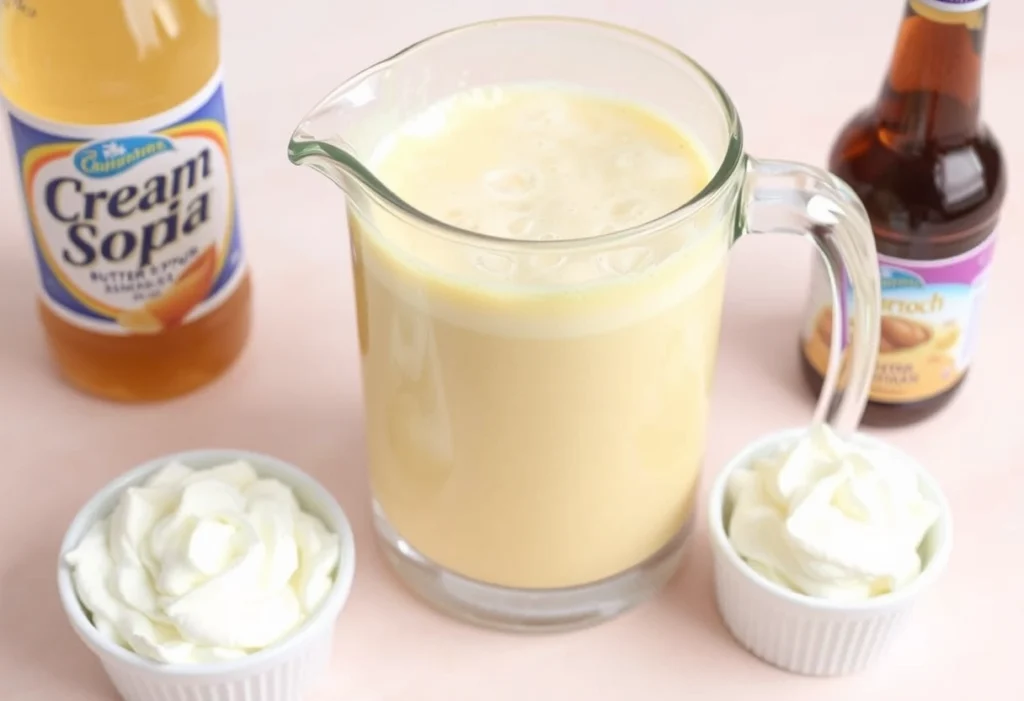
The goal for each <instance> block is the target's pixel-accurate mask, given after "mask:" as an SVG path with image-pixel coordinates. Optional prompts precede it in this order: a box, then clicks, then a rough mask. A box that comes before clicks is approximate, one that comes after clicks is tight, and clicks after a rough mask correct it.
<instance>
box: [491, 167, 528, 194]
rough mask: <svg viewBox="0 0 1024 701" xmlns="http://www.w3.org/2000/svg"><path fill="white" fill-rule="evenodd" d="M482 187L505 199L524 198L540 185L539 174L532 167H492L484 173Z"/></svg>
mask: <svg viewBox="0 0 1024 701" xmlns="http://www.w3.org/2000/svg"><path fill="white" fill-rule="evenodd" d="M483 183H484V189H485V190H486V191H487V192H488V194H491V195H493V196H495V197H498V198H500V199H506V200H522V199H526V198H528V197H530V196H532V195H533V194H535V193H536V192H537V191H538V190H540V186H541V175H540V173H538V172H537V171H536V170H534V169H532V168H494V169H492V170H489V171H487V172H486V173H484V178H483Z"/></svg>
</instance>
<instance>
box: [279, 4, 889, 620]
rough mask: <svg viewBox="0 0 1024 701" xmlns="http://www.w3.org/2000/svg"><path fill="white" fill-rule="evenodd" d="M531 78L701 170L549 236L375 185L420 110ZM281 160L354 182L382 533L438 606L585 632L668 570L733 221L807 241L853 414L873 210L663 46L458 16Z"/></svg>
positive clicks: (863, 360)
mask: <svg viewBox="0 0 1024 701" xmlns="http://www.w3.org/2000/svg"><path fill="white" fill-rule="evenodd" d="M538 83H543V84H545V85H561V86H570V87H572V88H573V89H584V90H588V91H592V92H593V93H594V94H597V93H601V94H604V95H610V96H614V97H615V98H616V99H621V100H625V101H629V102H631V103H635V104H638V105H647V106H650V107H651V108H652V109H653V110H656V111H657V112H658V113H660V114H662V115H664V116H665V118H666V119H668V120H670V121H671V122H673V123H674V124H676V125H678V126H679V127H680V129H682V130H683V131H684V132H685V133H687V134H689V135H691V136H692V137H693V138H694V139H695V140H696V141H698V142H699V143H700V144H701V145H702V147H703V148H704V149H705V150H706V152H707V153H708V154H709V158H710V159H711V160H712V161H713V163H714V164H715V166H716V170H714V175H713V176H712V177H711V178H710V182H708V183H707V185H706V186H705V187H703V189H702V190H701V191H700V192H699V194H697V195H696V196H694V197H692V198H691V199H689V201H680V202H678V207H676V208H675V209H674V210H673V211H671V212H669V213H668V214H665V215H664V216H661V217H658V218H656V219H654V220H653V221H649V222H646V223H643V224H640V225H636V226H630V227H628V228H626V229H624V230H612V231H609V232H606V233H598V234H594V235H589V236H584V237H578V235H577V234H570V232H565V233H566V236H564V237H563V236H555V237H553V240H551V238H552V237H549V240H515V239H512V238H502V237H496V236H493V235H489V234H486V233H481V232H480V231H474V230H473V228H474V226H473V224H472V222H469V223H467V222H465V221H458V220H456V219H455V218H454V217H453V218H452V220H449V221H441V220H440V219H438V218H435V217H433V216H430V215H428V214H426V213H425V212H423V211H421V210H420V209H418V208H417V207H414V206H413V205H411V204H410V203H409V202H408V201H407V200H406V199H403V197H402V195H401V193H398V192H395V191H394V190H393V189H391V188H390V187H389V183H387V182H383V181H382V179H381V177H378V175H379V174H378V173H377V172H376V171H375V163H374V161H373V158H372V156H373V154H374V153H375V152H376V151H377V149H378V148H379V147H380V146H381V144H382V143H383V142H384V141H385V140H386V139H387V138H389V136H390V135H391V134H393V133H394V132H395V131H396V130H397V129H399V127H400V126H401V125H402V124H403V123H405V121H406V120H407V119H408V118H409V117H410V116H411V115H413V114H418V113H421V112H422V111H423V110H425V109H426V108H428V107H430V106H431V105H434V104H436V103H437V101H438V100H440V99H442V98H445V97H447V96H450V95H453V94H456V93H460V92H463V91H466V90H471V89H473V88H482V89H487V88H489V89H493V88H494V87H495V86H499V87H500V86H511V85H523V84H538ZM455 151H458V149H455ZM450 157H451V159H453V160H452V161H451V162H452V163H454V162H455V160H456V159H458V158H459V153H457V152H452V153H451V154H450ZM289 158H290V159H291V160H292V162H294V163H296V164H303V165H308V166H310V167H312V168H314V169H316V170H317V171H319V172H321V173H323V174H324V175H326V176H327V177H328V178H330V179H331V180H332V181H333V182H335V183H336V184H337V185H338V186H339V187H341V188H342V190H344V192H345V194H346V195H347V219H348V225H349V231H350V233H351V237H352V258H353V265H354V280H355V298H356V306H357V320H358V334H359V344H360V351H361V362H362V373H363V393H364V408H365V412H366V440H367V450H368V459H369V473H370V486H371V493H372V497H373V507H374V523H375V530H376V533H377V536H378V541H379V544H380V545H381V547H382V549H383V551H384V553H385V554H386V557H387V559H388V561H389V562H390V564H391V566H392V567H393V569H394V570H395V571H396V573H397V574H398V576H399V577H400V579H402V580H403V581H404V582H405V583H406V584H407V585H408V586H410V587H411V588H412V589H413V590H414V591H415V592H417V593H418V594H419V595H420V596H421V597H422V598H424V599H425V600H427V601H428V602H431V603H432V604H433V605H435V606H436V607H438V608H440V609H442V610H444V611H446V612H448V613H450V614H452V615H455V616H457V617H460V618H463V619H466V620H470V621H473V622H476V623H478V624H482V625H488V626H493V627H499V628H504V629H516V630H551V629H566V628H572V627H579V626H584V625H588V624H593V623H596V622H598V621H601V620H604V619H607V618H609V617H612V616H614V615H616V614H618V613H620V612H622V611H624V610H626V609H627V608H629V607H631V606H633V605H635V604H637V603H639V602H640V601H643V600H644V599H646V598H648V597H650V596H652V595H653V594H654V593H655V592H656V591H657V590H658V589H659V588H660V587H661V585H662V584H663V583H664V582H665V581H666V580H667V579H668V578H669V576H670V575H671V574H672V573H673V571H674V570H675V569H676V567H677V565H678V563H679V560H680V556H681V553H682V551H683V548H684V545H685V544H686V543H687V541H688V540H689V538H690V536H691V533H692V531H693V523H694V512H695V506H696V505H695V502H696V499H697V488H698V482H699V474H700V468H701V462H702V458H703V455H704V452H705V439H706V434H707V420H708V410H709V399H710V393H711V381H712V375H713V369H714V363H715V355H716V352H717V345H718V335H719V325H720V318H721V309H722V300H723V294H724V276H725V260H726V256H727V253H728V249H729V248H730V247H731V246H732V244H733V243H734V242H735V241H737V240H738V239H739V238H741V237H742V236H744V235H746V234H762V233H786V234H800V235H804V236H806V237H807V238H808V239H810V240H811V241H812V242H814V244H815V245H816V246H817V247H818V250H819V251H820V252H821V257H822V259H823V261H824V263H825V265H826V266H827V269H828V271H829V276H830V278H831V280H832V282H833V288H834V289H833V294H834V299H835V302H836V303H835V304H834V305H833V308H834V310H835V312H834V316H835V318H834V319H833V323H834V328H842V329H843V330H844V331H846V333H842V334H833V335H832V338H833V348H832V353H831V355H830V357H831V359H832V360H831V364H830V366H829V368H828V372H827V378H826V381H825V383H824V389H823V391H822V395H821V397H820V399H819V402H818V405H817V408H816V411H815V414H814V417H813V420H814V421H825V420H829V421H831V423H832V424H833V427H834V428H835V429H836V430H838V431H840V432H843V431H852V430H853V429H855V428H856V426H857V424H858V423H859V421H860V417H861V413H862V411H863V409H864V405H865V401H866V396H867V390H868V385H869V381H870V378H871V375H872V372H873V363H874V358H875V352H874V351H875V349H876V348H877V347H878V340H879V339H878V333H879V331H878V328H879V278H878V269H877V266H876V265H875V247H874V242H873V239H872V235H871V230H870V228H869V225H868V220H867V217H866V215H865V213H864V210H863V208H862V206H861V204H860V203H859V201H858V200H857V198H856V197H855V195H854V194H853V193H852V192H851V191H850V190H849V189H848V188H847V187H846V186H845V185H844V184H843V183H842V182H841V181H839V180H837V179H836V178H834V177H832V176H830V175H828V174H827V173H825V172H823V171H820V170H817V169H815V168H812V167H809V166H806V165H799V164H795V163H787V162H781V161H763V160H755V159H753V158H751V157H749V156H747V155H746V154H745V153H744V151H743V136H742V130H741V128H740V121H739V118H738V116H737V114H736V112H735V109H734V108H733V105H732V103H731V102H730V100H729V98H728V96H727V95H726V94H725V92H724V91H723V90H722V88H721V87H719V85H718V84H717V83H716V82H715V80H714V79H713V78H712V77H711V76H710V75H709V74H708V73H707V72H705V71H704V70H703V69H702V68H701V67H700V66H699V65H697V63H695V62H694V61H693V60H692V59H690V58H688V57H687V56H685V55H683V54H682V53H680V52H679V51H677V50H676V49H674V48H672V47H670V46H667V45H665V44H663V43H661V42H659V41H657V40H655V39H652V38H650V37H647V36H643V35H641V34H638V33H636V32H634V31H630V30H627V29H623V28H620V27H616V26H612V25H608V24H602V23H598V22H592V21H585V20H576V19H566V18H517V19H506V20H498V21H489V22H483V23H479V24H473V25H469V26H465V27H461V28H457V29H453V30H451V31H447V32H444V33H442V34H438V35H436V36H434V37H431V38H429V39H427V40H425V41H422V42H419V43H417V44H415V45H414V46H412V47H410V48H407V49H405V50H404V51H402V52H401V53H399V54H397V55H395V56H393V57H391V58H389V59H387V60H385V61H383V62H381V63H379V64H377V65H375V66H372V67H371V68H368V69H366V70H364V71H363V72H361V73H359V74H358V75H356V76H355V77H353V78H351V79H349V80H348V81H346V82H344V83H343V84H342V85H341V86H340V87H338V88H337V89H335V90H334V91H333V92H331V93H330V94H329V95H328V96H327V97H326V98H324V100H322V101H321V102H320V103H319V104H318V105H316V106H315V107H314V108H313V110H312V111H311V112H310V113H309V114H308V115H307V116H306V117H305V118H304V119H303V120H302V122H301V124H299V126H298V127H297V128H296V130H295V132H294V134H293V135H292V139H291V142H290V144H289ZM601 204H602V203H595V206H598V205H601ZM837 281H846V283H847V284H845V285H844V284H839V283H838V282H837ZM854 301H855V303H853V302H854ZM846 319H848V323H843V320H846ZM844 346H845V348H846V351H845V352H846V356H845V359H841V353H840V349H841V348H842V347H844ZM841 365H842V366H843V367H842V369H843V381H842V382H843V385H844V387H845V391H844V392H843V394H842V396H841V397H840V398H839V399H838V401H837V402H833V398H834V395H835V394H836V385H837V381H838V380H839V374H840V366H841ZM765 428H766V429H768V428H772V427H769V426H766V427H765Z"/></svg>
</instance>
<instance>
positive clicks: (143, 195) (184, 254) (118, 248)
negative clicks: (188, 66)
mask: <svg viewBox="0 0 1024 701" xmlns="http://www.w3.org/2000/svg"><path fill="white" fill-rule="evenodd" d="M8 109H9V112H10V124H11V135H12V138H13V142H14V150H15V153H16V154H17V158H18V164H19V167H20V171H21V182H22V188H23V194H24V198H25V205H26V212H27V214H28V220H29V227H30V230H31V233H32V239H33V242H34V247H35V252H36V258H37V260H38V264H39V271H40V276H41V281H42V299H43V300H44V302H45V303H46V304H47V306H48V307H49V308H50V309H51V310H53V312H54V313H55V314H57V315H58V316H60V317H61V318H62V319H64V320H66V321H67V322H69V323H72V324H75V325H76V326H79V327H81V328H86V329H89V330H91V331H96V332H99V333H108V334H117V335H127V334H139V333H147V334H152V333H159V332H161V331H164V330H167V329H171V328H175V327H177V326H181V325H182V324H187V323H189V322H191V321H194V320H195V319H197V318H199V317H201V316H203V315H204V314H207V313H209V312H210V311H212V310H213V309H216V308H217V307H218V306H219V305H221V304H222V303H223V302H224V301H225V300H226V299H227V298H228V297H230V296H231V294H232V293H233V292H234V291H235V289H236V287H237V284H238V283H239V282H240V281H241V279H242V276H243V274H244V271H245V261H244V256H243V250H242V242H241V236H240V232H239V226H238V213H237V208H236V205H235V195H234V186H233V178H232V172H231V155H230V149H229V144H228V136H227V127H226V118H225V111H224V93H223V87H222V85H221V81H220V76H219V74H218V75H216V76H214V78H213V79H212V80H210V81H209V83H208V84H207V85H206V86H204V88H203V89H202V90H201V91H200V92H199V93H198V94H196V95H195V96H194V97H192V98H191V99H189V100H188V101H186V102H185V103H184V104H182V105H179V106H178V107H176V108H174V109H172V110H169V111H168V112H166V113H164V114H161V115H157V116H154V117H151V118H147V119H145V120H142V121H139V122H133V123H130V124H120V125H104V126H95V127H87V126H80V125H66V124H55V123H51V122H46V121H43V120H40V119H38V118H37V117H34V116H33V115H29V114H26V113H24V112H21V111H19V110H18V109H17V108H15V107H13V106H8Z"/></svg>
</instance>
